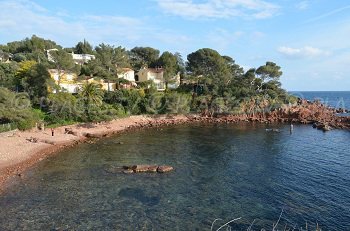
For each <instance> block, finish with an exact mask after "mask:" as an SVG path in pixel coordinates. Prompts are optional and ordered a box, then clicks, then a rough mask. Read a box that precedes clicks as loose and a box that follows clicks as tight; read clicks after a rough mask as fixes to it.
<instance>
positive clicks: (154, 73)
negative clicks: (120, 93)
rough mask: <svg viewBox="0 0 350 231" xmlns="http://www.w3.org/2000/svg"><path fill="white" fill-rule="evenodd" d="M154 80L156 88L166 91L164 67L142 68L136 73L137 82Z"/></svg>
mask: <svg viewBox="0 0 350 231" xmlns="http://www.w3.org/2000/svg"><path fill="white" fill-rule="evenodd" d="M149 80H152V81H153V82H154V84H155V85H156V88H157V90H158V91H164V90H165V84H164V69H163V68H159V67H156V68H146V67H143V68H141V69H140V70H139V71H138V72H137V73H136V74H135V81H136V83H139V82H146V81H149Z"/></svg>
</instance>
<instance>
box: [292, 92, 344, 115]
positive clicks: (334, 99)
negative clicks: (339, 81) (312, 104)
mask: <svg viewBox="0 0 350 231" xmlns="http://www.w3.org/2000/svg"><path fill="white" fill-rule="evenodd" d="M291 93H292V94H293V95H295V96H297V97H300V98H303V99H307V100H311V101H313V100H319V101H320V102H321V103H322V104H324V105H327V106H331V107H334V108H346V109H348V110H350V91H293V92H291Z"/></svg>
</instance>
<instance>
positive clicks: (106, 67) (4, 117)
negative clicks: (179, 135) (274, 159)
mask: <svg viewBox="0 0 350 231" xmlns="http://www.w3.org/2000/svg"><path fill="white" fill-rule="evenodd" d="M48 49H57V50H56V51H53V52H51V53H50V54H51V56H52V61H49V59H48V57H47V54H46V50H48ZM70 52H74V53H76V54H93V55H95V57H96V59H94V60H91V61H89V62H87V63H80V64H74V62H73V59H72V56H71V55H70V54H69V53H70ZM10 57H11V60H12V61H10V62H4V60H7V59H9V58H10ZM0 58H1V60H2V62H0V124H5V123H6V124H8V123H10V124H15V126H17V127H19V128H21V129H26V128H29V127H32V126H33V125H34V124H35V123H36V122H46V123H48V124H66V123H74V122H86V121H101V120H110V119H113V118H116V117H121V116H127V115H131V114H163V113H189V112H195V113H203V114H206V115H210V116H215V115H217V114H230V113H246V114H247V113H254V112H255V111H264V110H270V109H271V108H279V107H281V105H282V104H285V103H288V102H289V101H290V100H292V97H290V96H289V95H288V94H287V93H286V91H285V90H283V89H282V88H281V83H280V81H279V79H280V77H281V75H282V71H281V70H280V69H281V68H280V67H279V66H278V65H277V64H275V63H273V62H266V64H264V65H262V66H260V67H258V68H257V69H254V68H253V69H250V70H248V71H244V70H243V68H242V67H241V66H239V65H238V64H236V63H235V61H234V59H233V58H231V57H229V56H223V55H221V54H219V53H218V52H217V51H215V50H212V49H209V48H203V49H200V50H197V51H195V52H193V53H191V54H189V55H188V56H187V60H186V61H184V60H183V58H182V57H181V55H180V54H179V53H174V54H173V53H171V52H168V51H164V52H163V53H162V54H160V51H159V50H157V49H154V48H151V47H135V48H133V49H131V50H126V49H125V48H123V47H121V46H118V47H115V46H111V45H108V44H103V43H102V44H100V45H98V46H96V47H94V48H93V46H92V45H91V44H89V43H88V42H87V41H85V40H84V41H82V42H79V43H78V44H77V45H76V46H75V47H71V48H62V47H61V46H60V45H58V44H56V43H55V42H53V41H50V40H45V39H42V38H39V37H37V36H35V35H33V36H32V37H31V38H26V39H24V40H22V41H15V42H9V43H7V44H6V45H0ZM145 66H146V67H160V66H161V67H162V68H163V69H164V82H165V85H166V86H168V84H171V83H172V82H173V79H172V77H173V76H174V75H175V74H176V73H180V76H181V85H180V87H179V88H178V89H176V90H170V89H167V90H166V91H165V92H157V90H156V89H155V88H154V86H153V85H152V83H151V82H146V83H142V84H139V86H138V87H137V88H134V89H130V90H126V89H120V90H116V91H102V90H101V89H100V87H99V86H98V85H96V84H93V83H87V84H85V85H84V86H83V87H82V89H81V91H80V93H79V94H76V95H72V94H69V93H66V92H64V91H63V90H61V89H60V88H59V86H57V85H55V83H54V81H53V80H52V79H51V77H50V74H49V72H48V69H58V70H69V71H73V72H75V73H77V74H78V76H79V78H81V79H87V78H91V77H94V78H100V79H104V80H105V81H107V82H117V83H125V82H128V81H127V80H125V79H117V73H118V71H119V68H124V67H129V68H132V69H134V70H135V71H138V70H139V69H140V68H141V67H145ZM49 89H56V90H57V92H58V93H55V94H53V93H50V91H49ZM118 89H119V88H118Z"/></svg>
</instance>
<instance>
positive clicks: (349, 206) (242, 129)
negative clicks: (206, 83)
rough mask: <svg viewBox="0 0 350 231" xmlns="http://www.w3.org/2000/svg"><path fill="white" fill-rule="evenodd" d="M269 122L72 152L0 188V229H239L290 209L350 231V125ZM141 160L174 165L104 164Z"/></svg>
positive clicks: (155, 133) (164, 133)
mask: <svg viewBox="0 0 350 231" xmlns="http://www.w3.org/2000/svg"><path fill="white" fill-rule="evenodd" d="M266 127H271V126H267V125H266V126H265V125H252V124H248V125H207V126H203V125H192V126H189V125H182V126H177V127H168V128H164V129H162V130H156V129H149V130H144V131H137V132H131V133H128V134H123V135H120V136H115V137H111V138H106V139H103V140H100V141H98V142H97V143H96V144H82V145H79V146H77V147H74V148H72V149H69V150H65V151H63V152H61V153H60V154H59V155H56V156H54V157H51V158H49V159H48V160H45V161H43V162H41V163H39V164H38V165H37V166H36V167H35V168H33V169H31V170H29V171H27V172H26V173H25V177H24V178H22V179H19V178H18V179H17V180H16V181H15V182H14V183H13V185H12V187H10V188H9V189H8V190H7V191H6V192H5V193H4V194H3V195H1V197H0V207H1V210H0V230H50V229H53V228H61V229H67V230H210V226H211V223H212V221H214V219H216V218H221V219H223V220H224V221H229V220H231V219H234V218H237V217H242V219H241V220H240V221H239V222H236V223H235V225H234V226H233V228H234V229H235V230H246V229H247V228H248V226H249V225H250V223H251V222H252V221H253V220H254V219H256V221H255V223H254V226H253V229H255V230H260V228H261V227H265V228H268V229H270V230H271V227H272V223H274V222H276V221H277V219H278V217H279V214H280V212H281V210H282V209H283V211H284V212H283V215H282V218H281V221H280V223H281V224H282V225H283V226H284V225H285V223H287V224H289V225H291V226H294V225H297V226H296V227H301V226H303V227H305V222H306V221H307V222H308V224H309V227H310V225H313V224H315V222H318V223H319V225H320V226H321V227H322V228H323V230H349V229H350V171H349V169H350V156H349V147H350V145H349V140H350V132H346V131H341V130H333V131H330V132H327V133H323V132H321V131H318V130H315V129H312V128H311V127H310V126H294V133H293V134H290V133H289V127H288V126H283V125H280V126H274V128H275V127H279V128H280V129H281V132H280V133H271V132H266V131H265V128H266ZM120 141H122V142H123V143H124V144H122V145H119V144H118V142H120ZM136 163H141V164H142V163H144V164H152V163H155V164H168V165H172V166H174V167H175V169H176V170H175V171H174V172H171V173H168V174H138V175H136V174H132V175H125V174H111V173H108V172H106V171H105V169H106V168H108V167H110V166H121V165H129V164H136ZM222 222H223V221H221V224H223V223H222ZM219 223H220V222H218V224H219ZM216 228H218V226H217V227H216Z"/></svg>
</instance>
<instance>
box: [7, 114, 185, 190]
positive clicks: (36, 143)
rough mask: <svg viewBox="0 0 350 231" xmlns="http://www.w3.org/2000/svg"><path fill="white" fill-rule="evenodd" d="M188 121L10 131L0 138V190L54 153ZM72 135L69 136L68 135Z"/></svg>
mask: <svg viewBox="0 0 350 231" xmlns="http://www.w3.org/2000/svg"><path fill="white" fill-rule="evenodd" d="M186 121H188V118H187V117H186V116H180V115H179V116H171V117H169V116H157V117H150V116H143V115H140V116H130V117H127V118H122V119H116V120H113V121H109V122H101V123H90V124H76V125H70V126H62V127H58V128H55V129H54V135H53V136H52V131H51V129H50V128H46V129H44V130H39V129H32V130H30V131H17V130H16V131H10V132H6V133H1V134H0V146H1V149H0V189H3V188H4V183H5V182H6V181H7V180H8V179H9V178H11V177H21V176H22V174H23V171H24V170H25V169H27V168H28V167H31V166H33V165H35V164H36V163H38V162H39V161H42V160H44V159H45V158H47V157H49V156H50V155H52V154H54V153H57V152H58V151H59V150H61V149H63V148H67V147H70V146H74V145H76V144H78V143H80V142H84V141H87V140H89V139H91V138H102V137H106V136H109V135H112V134H117V133H120V132H124V131H126V130H130V129H133V128H141V127H146V126H147V127H149V126H158V125H164V124H175V123H176V124H177V123H184V122H186ZM72 133H73V134H72Z"/></svg>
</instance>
